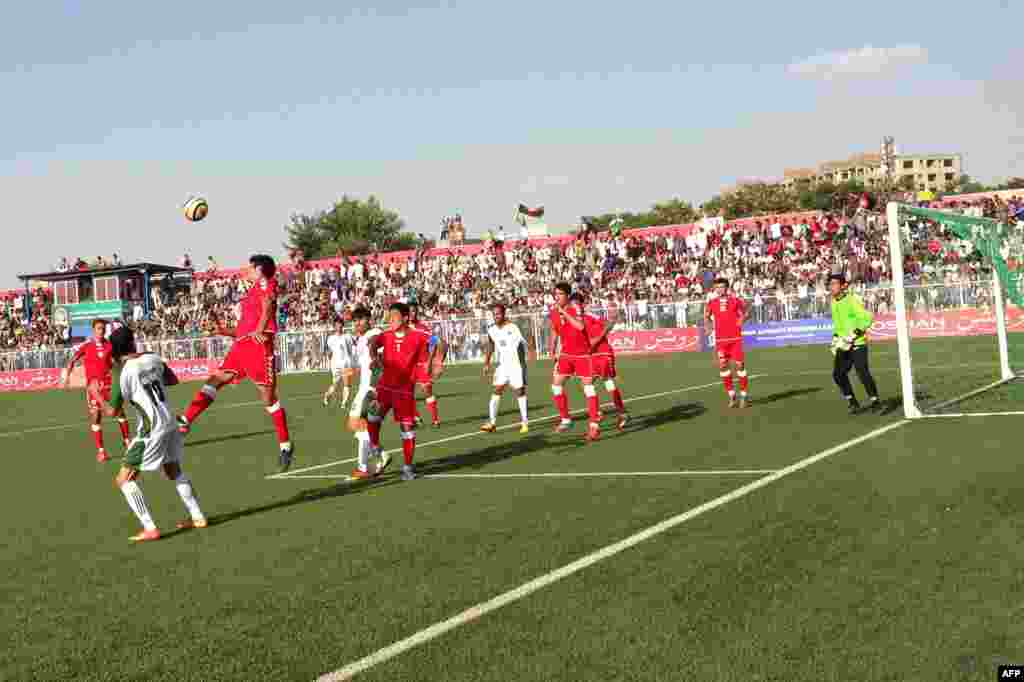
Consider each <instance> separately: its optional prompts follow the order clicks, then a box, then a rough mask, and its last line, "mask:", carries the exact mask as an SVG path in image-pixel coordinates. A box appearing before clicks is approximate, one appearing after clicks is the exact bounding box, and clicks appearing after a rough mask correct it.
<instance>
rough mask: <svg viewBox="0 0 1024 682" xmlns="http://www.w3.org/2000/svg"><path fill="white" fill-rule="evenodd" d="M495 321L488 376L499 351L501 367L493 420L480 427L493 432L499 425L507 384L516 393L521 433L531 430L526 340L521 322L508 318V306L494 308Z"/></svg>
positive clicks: (496, 376)
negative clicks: (492, 358)
mask: <svg viewBox="0 0 1024 682" xmlns="http://www.w3.org/2000/svg"><path fill="white" fill-rule="evenodd" d="M493 313H494V324H493V325H491V327H490V329H488V330H487V341H486V348H485V349H484V371H483V374H484V377H485V378H486V377H487V375H488V374H490V372H491V356H492V355H493V354H494V353H497V354H498V366H497V367H495V368H494V382H493V383H494V394H493V395H492V396H491V402H490V405H489V407H488V413H489V415H490V419H489V420H488V421H487V422H485V423H484V425H483V426H481V427H480V430H481V431H487V432H490V433H493V432H494V431H495V430H496V429H497V428H498V427H497V424H498V406H499V405H500V404H501V394H502V393H504V392H505V387H506V386H511V387H512V388H513V390H515V392H516V396H517V397H516V402H517V403H518V404H519V416H520V419H521V426H520V427H519V433H529V431H530V426H529V421H530V420H529V415H528V413H527V410H526V339H525V338H523V332H522V331H520V329H519V327H518V325H516V324H515V323H514V322H510V321H509V320H508V318H507V317H506V311H505V306H504V305H503V304H501V303H498V304H496V305H495V306H494V308H493Z"/></svg>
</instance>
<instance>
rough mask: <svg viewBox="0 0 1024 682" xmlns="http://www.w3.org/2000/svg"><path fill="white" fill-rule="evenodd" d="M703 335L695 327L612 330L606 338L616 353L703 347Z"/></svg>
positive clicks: (678, 350)
mask: <svg viewBox="0 0 1024 682" xmlns="http://www.w3.org/2000/svg"><path fill="white" fill-rule="evenodd" d="M703 338H704V335H703V334H702V333H701V331H700V329H698V328H697V327H687V328H685V329H655V330H653V331H639V332H612V333H611V334H609V335H608V340H609V342H611V344H612V348H614V349H615V352H616V353H620V354H623V355H629V354H630V353H680V352H683V351H699V350H701V349H702V348H703Z"/></svg>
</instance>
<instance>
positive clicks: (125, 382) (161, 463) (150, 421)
mask: <svg viewBox="0 0 1024 682" xmlns="http://www.w3.org/2000/svg"><path fill="white" fill-rule="evenodd" d="M110 344H111V354H112V355H113V356H114V361H115V362H116V363H118V364H120V365H121V374H120V376H119V377H118V379H117V381H115V382H114V386H113V391H112V392H111V400H110V402H109V403H107V402H106V401H104V402H103V403H102V405H101V407H102V409H103V411H104V413H105V414H108V415H113V414H116V413H117V411H118V410H121V409H123V407H124V404H125V403H129V404H130V405H131V406H132V407H134V408H135V411H136V412H137V413H138V417H139V425H138V430H137V432H136V435H135V438H133V439H132V440H131V442H130V443H129V444H128V449H127V451H126V452H125V455H124V462H123V463H122V464H121V469H120V471H118V472H117V477H116V478H115V479H114V484H115V485H116V486H117V487H118V488H119V489H120V490H121V493H122V494H123V495H124V497H125V500H127V501H128V506H129V507H130V508H131V510H132V511H133V512H134V513H135V516H136V517H137V518H138V519H139V522H140V523H141V524H142V532H141V533H138V534H137V535H133V536H132V537H131V538H130V539H131V541H132V542H145V541H148V540H159V539H160V531H159V530H158V529H157V527H156V524H155V523H153V517H152V516H151V515H150V513H149V507H148V506H147V504H146V498H145V496H144V495H143V494H142V488H140V487H139V484H138V483H137V482H136V479H137V478H138V476H139V473H140V472H142V471H155V470H156V469H162V470H163V472H164V475H165V476H167V478H168V479H169V480H171V481H174V484H175V488H177V490H178V495H179V496H180V497H181V501H182V502H184V504H185V508H186V509H187V510H188V513H189V516H190V517H191V518H189V519H188V520H186V521H182V522H181V523H179V524H178V528H182V529H184V528H206V525H207V524H206V517H205V516H204V515H203V511H202V510H201V509H200V508H199V500H197V499H196V494H195V490H193V488H192V482H191V481H190V480H189V478H188V477H187V476H186V475H185V473H184V472H183V471H182V470H181V455H182V451H183V449H184V443H183V440H182V439H183V436H182V435H181V433H180V432H179V431H178V424H177V422H176V421H175V419H174V415H173V414H172V413H171V409H170V407H169V406H168V405H167V387H168V386H174V385H175V384H177V383H178V378H177V377H176V376H175V375H174V372H172V371H171V369H170V368H169V367H168V366H167V365H166V364H164V361H163V360H162V359H161V358H160V356H159V355H156V354H154V353H138V352H136V349H135V335H134V334H133V333H132V330H131V329H129V328H128V327H121V328H120V329H118V330H117V331H115V332H114V333H113V334H111V336H110Z"/></svg>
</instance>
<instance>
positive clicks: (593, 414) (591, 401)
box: [587, 395, 601, 422]
mask: <svg viewBox="0 0 1024 682" xmlns="http://www.w3.org/2000/svg"><path fill="white" fill-rule="evenodd" d="M587 412H589V413H590V421H592V422H599V421H601V403H599V402H598V400H597V395H588V396H587Z"/></svg>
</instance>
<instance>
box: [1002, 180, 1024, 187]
mask: <svg viewBox="0 0 1024 682" xmlns="http://www.w3.org/2000/svg"><path fill="white" fill-rule="evenodd" d="M1006 189H1024V178H1010V179H1009V180H1007V181H1006Z"/></svg>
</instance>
